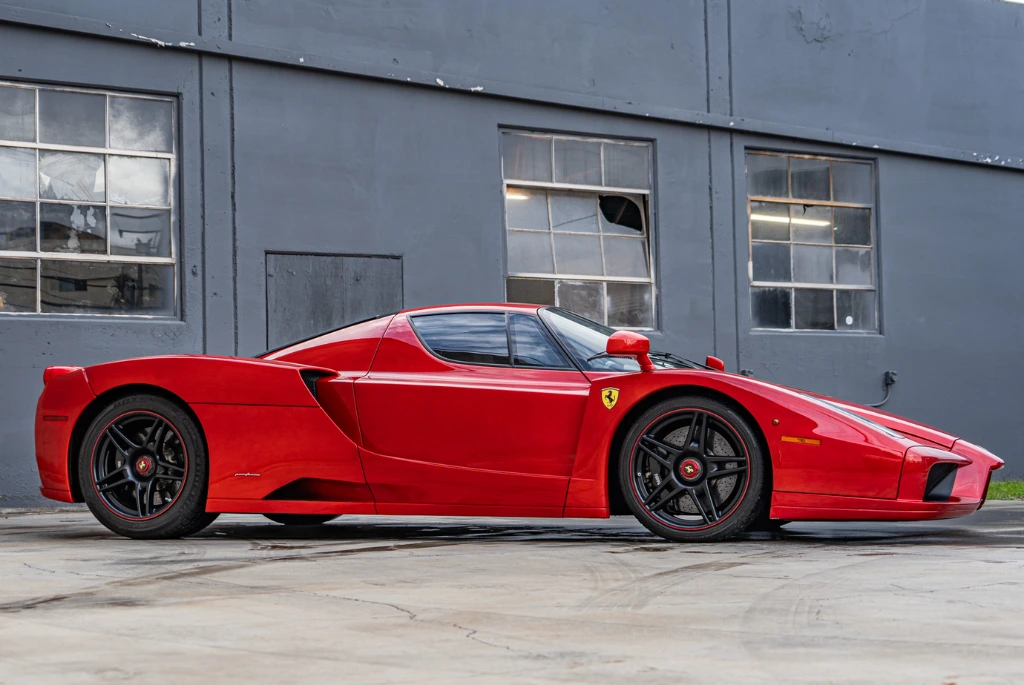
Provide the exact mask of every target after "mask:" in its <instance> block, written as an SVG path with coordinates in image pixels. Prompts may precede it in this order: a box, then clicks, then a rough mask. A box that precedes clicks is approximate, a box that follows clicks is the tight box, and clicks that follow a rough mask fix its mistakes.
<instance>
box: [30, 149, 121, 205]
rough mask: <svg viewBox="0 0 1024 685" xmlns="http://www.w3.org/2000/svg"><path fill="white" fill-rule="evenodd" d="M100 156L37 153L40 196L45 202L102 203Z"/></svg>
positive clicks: (104, 192) (102, 189)
mask: <svg viewBox="0 0 1024 685" xmlns="http://www.w3.org/2000/svg"><path fill="white" fill-rule="evenodd" d="M104 186H105V181H104V176H103V156H102V155H89V154H82V153H80V152H53V151H49V150H40V151H39V197H41V198H43V199H44V200H71V201H75V202H103V201H104V200H105V199H106V191H105V189H104Z"/></svg>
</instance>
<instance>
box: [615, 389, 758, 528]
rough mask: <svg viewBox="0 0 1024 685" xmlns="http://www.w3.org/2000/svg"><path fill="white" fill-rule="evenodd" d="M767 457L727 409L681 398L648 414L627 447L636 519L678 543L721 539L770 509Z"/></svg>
mask: <svg viewBox="0 0 1024 685" xmlns="http://www.w3.org/2000/svg"><path fill="white" fill-rule="evenodd" d="M765 459H766V457H765V455H764V454H763V451H762V449H761V447H760V444H759V442H758V439H757V437H756V435H755V433H754V430H753V428H752V427H751V426H750V425H749V424H748V422H747V420H746V419H744V417H742V416H741V415H740V414H739V413H738V412H736V411H735V410H734V409H732V408H731V407H729V406H728V405H726V404H724V403H722V402H719V401H717V400H713V399H710V398H707V397H675V398H672V399H669V400H665V401H663V402H660V403H658V404H656V405H654V406H653V407H651V408H650V409H648V410H647V411H646V412H644V413H643V414H642V415H641V416H640V417H639V418H638V419H637V420H636V422H635V423H634V425H633V427H632V428H631V429H630V431H629V433H628V434H627V435H626V439H625V441H624V442H623V447H622V452H621V454H620V458H619V476H620V479H619V480H620V482H621V484H622V490H623V494H624V496H625V498H626V502H627V503H628V505H629V508H630V509H631V510H632V512H633V514H634V515H635V516H636V518H637V519H638V520H639V521H640V523H642V524H643V525H644V526H646V527H647V529H648V530H650V531H651V532H652V533H655V534H656V535H660V536H661V537H664V538H667V539H669V540H675V541H679V542H708V541H714V540H722V539H725V538H728V537H731V536H733V535H736V534H737V533H739V532H741V531H743V530H744V529H746V528H747V526H749V525H750V523H751V522H752V521H754V520H755V519H756V518H757V517H758V516H759V514H760V513H761V511H762V509H763V508H764V507H765V506H766V495H767V493H766V492H765V491H766V489H767V488H766V487H765V482H766V481H765V469H766V464H765Z"/></svg>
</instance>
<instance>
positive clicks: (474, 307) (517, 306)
mask: <svg viewBox="0 0 1024 685" xmlns="http://www.w3.org/2000/svg"><path fill="white" fill-rule="evenodd" d="M544 306H546V305H541V304H521V303H516V302H475V303H466V304H442V305H434V306H432V307H417V308H415V309H405V310H403V311H401V312H399V314H444V313H447V312H470V311H472V312H530V313H535V312H536V311H537V310H538V309H541V308H542V307H544Z"/></svg>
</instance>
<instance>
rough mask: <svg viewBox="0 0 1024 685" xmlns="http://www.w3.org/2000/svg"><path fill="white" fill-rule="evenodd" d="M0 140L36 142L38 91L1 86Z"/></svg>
mask: <svg viewBox="0 0 1024 685" xmlns="http://www.w3.org/2000/svg"><path fill="white" fill-rule="evenodd" d="M0 140H13V141H17V142H25V143H34V142H35V140H36V91H35V90H34V89H32V88H14V87H12V86H0Z"/></svg>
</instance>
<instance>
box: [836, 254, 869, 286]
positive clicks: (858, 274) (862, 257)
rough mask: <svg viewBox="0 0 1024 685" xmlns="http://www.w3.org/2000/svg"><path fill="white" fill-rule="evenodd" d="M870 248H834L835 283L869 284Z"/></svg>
mask: <svg viewBox="0 0 1024 685" xmlns="http://www.w3.org/2000/svg"><path fill="white" fill-rule="evenodd" d="M872 281H873V279H872V277H871V250H856V249H853V248H849V247H837V248H836V283H841V284H843V285H871V284H872Z"/></svg>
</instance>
